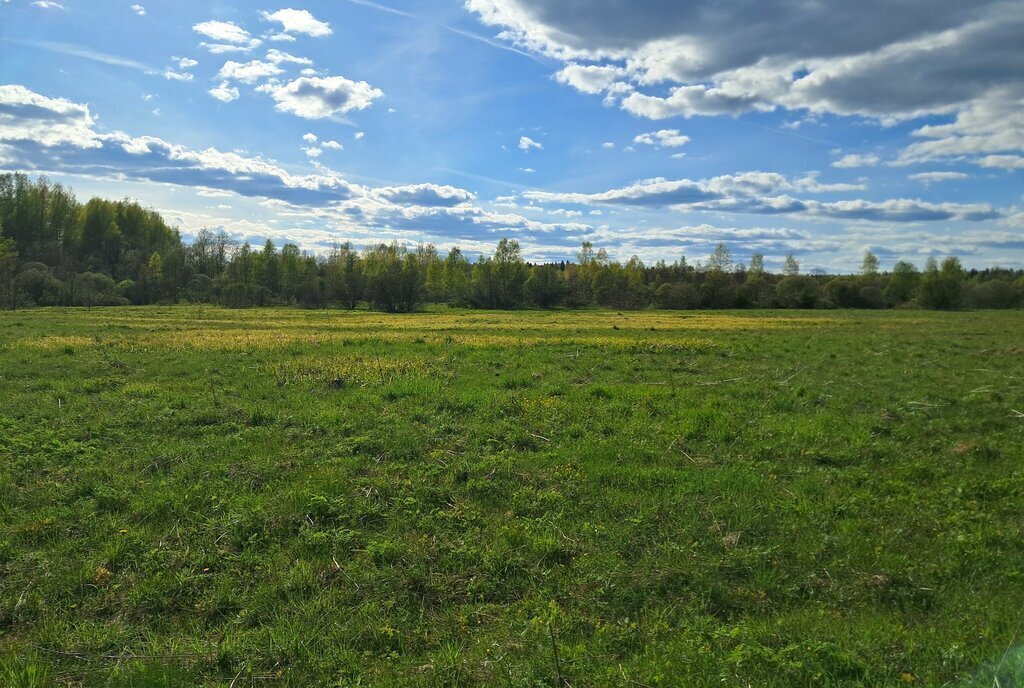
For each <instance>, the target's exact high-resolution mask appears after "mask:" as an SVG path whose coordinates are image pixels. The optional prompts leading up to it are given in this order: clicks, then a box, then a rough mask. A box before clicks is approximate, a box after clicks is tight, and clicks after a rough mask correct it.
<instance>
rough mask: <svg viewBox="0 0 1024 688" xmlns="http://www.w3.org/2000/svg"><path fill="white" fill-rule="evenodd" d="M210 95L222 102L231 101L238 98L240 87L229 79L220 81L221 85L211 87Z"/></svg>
mask: <svg viewBox="0 0 1024 688" xmlns="http://www.w3.org/2000/svg"><path fill="white" fill-rule="evenodd" d="M210 95H211V96H213V97H214V98H216V99H217V100H219V101H220V102H222V103H230V102H231V101H233V100H238V89H237V88H235V87H234V86H232V85H231V84H230V83H229V82H227V81H222V82H220V86H217V87H215V88H211V89H210Z"/></svg>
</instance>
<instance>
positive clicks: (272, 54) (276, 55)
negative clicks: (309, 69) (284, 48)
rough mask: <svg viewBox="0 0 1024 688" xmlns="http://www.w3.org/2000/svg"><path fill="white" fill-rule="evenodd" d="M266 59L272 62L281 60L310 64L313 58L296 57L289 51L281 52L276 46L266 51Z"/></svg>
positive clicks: (278, 62) (280, 61) (277, 62)
mask: <svg viewBox="0 0 1024 688" xmlns="http://www.w3.org/2000/svg"><path fill="white" fill-rule="evenodd" d="M267 59H268V60H269V61H271V62H273V63H274V64H281V63H282V62H291V63H294V64H298V65H311V64H313V60H311V59H309V58H308V57H296V56H295V55H292V54H290V53H285V52H281V51H280V50H277V49H276V48H271V49H270V50H268V51H267Z"/></svg>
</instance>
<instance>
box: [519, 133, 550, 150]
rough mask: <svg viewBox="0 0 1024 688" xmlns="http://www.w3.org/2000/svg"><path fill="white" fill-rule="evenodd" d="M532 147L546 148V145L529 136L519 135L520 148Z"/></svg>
mask: <svg viewBox="0 0 1024 688" xmlns="http://www.w3.org/2000/svg"><path fill="white" fill-rule="evenodd" d="M531 148H536V149H537V150H544V146H542V145H541V144H540V143H538V142H536V141H534V140H533V139H531V138H530V137H529V136H520V137H519V150H524V151H528V150H530V149H531Z"/></svg>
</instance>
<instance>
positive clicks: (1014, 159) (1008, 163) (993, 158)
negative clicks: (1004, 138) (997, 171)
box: [978, 155, 1024, 170]
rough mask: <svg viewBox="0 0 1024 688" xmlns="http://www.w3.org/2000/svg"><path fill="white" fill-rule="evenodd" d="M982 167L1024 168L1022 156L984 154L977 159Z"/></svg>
mask: <svg viewBox="0 0 1024 688" xmlns="http://www.w3.org/2000/svg"><path fill="white" fill-rule="evenodd" d="M978 164H979V165H981V166H982V167H1001V168H1002V169H1004V170H1024V157H1022V156H1020V155H986V156H985V157H984V158H982V159H981V160H979V161H978Z"/></svg>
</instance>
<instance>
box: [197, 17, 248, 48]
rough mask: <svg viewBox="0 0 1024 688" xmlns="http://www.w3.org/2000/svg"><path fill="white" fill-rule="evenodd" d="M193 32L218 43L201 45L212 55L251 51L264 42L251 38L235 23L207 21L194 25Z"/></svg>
mask: <svg viewBox="0 0 1024 688" xmlns="http://www.w3.org/2000/svg"><path fill="white" fill-rule="evenodd" d="M192 30H193V31H195V32H196V33H199V34H202V35H203V36H206V37H207V38H210V39H213V40H214V41H217V44H213V45H211V44H207V43H201V44H200V45H202V46H203V47H204V48H206V49H207V50H209V51H210V52H212V53H217V52H230V51H232V50H243V51H244V50H251V49H253V48H255V47H257V46H259V45H260V43H261V42H262V41H260V40H259V39H258V38H253V37H252V36H250V35H249V32H248V31H246V30H245V29H243V28H242V27H241V26H239V25H238V24H235V23H234V22H225V21H205V22H200V23H198V24H194V25H193V26H192ZM224 44H231V45H233V46H234V47H233V48H232V47H229V46H227V45H224Z"/></svg>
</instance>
